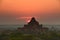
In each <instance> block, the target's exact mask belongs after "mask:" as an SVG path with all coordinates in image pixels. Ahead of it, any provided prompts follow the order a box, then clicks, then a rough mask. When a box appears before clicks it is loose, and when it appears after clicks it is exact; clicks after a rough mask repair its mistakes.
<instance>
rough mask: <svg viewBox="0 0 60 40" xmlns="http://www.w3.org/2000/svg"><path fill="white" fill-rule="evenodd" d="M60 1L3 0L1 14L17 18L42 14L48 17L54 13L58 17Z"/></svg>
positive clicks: (0, 7) (0, 8)
mask: <svg viewBox="0 0 60 40" xmlns="http://www.w3.org/2000/svg"><path fill="white" fill-rule="evenodd" d="M59 2H60V1H59V0H1V3H0V15H3V16H5V18H6V16H7V17H8V15H9V16H10V15H11V16H14V17H16V16H17V17H16V18H20V17H24V16H29V17H31V16H41V17H42V18H44V17H45V16H46V18H47V16H48V15H50V16H49V17H51V15H52V16H53V15H54V18H56V14H57V15H59V14H60V4H59ZM3 16H2V17H1V18H3ZM59 17H60V16H59ZM39 18H40V17H39ZM44 19H45V18H44ZM52 19H53V18H52Z"/></svg>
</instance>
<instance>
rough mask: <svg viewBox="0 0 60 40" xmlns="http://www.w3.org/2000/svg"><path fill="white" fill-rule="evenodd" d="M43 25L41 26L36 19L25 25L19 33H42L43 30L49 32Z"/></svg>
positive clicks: (19, 29)
mask: <svg viewBox="0 0 60 40" xmlns="http://www.w3.org/2000/svg"><path fill="white" fill-rule="evenodd" d="M47 29H48V28H44V27H43V26H42V24H39V22H38V21H36V19H35V18H34V17H32V18H31V21H30V22H29V23H27V24H25V25H24V27H23V28H18V31H20V32H22V33H40V31H42V30H47Z"/></svg>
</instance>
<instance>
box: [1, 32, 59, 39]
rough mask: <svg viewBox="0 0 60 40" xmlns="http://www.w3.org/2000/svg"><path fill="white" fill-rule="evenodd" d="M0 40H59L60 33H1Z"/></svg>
mask: <svg viewBox="0 0 60 40" xmlns="http://www.w3.org/2000/svg"><path fill="white" fill-rule="evenodd" d="M0 40H60V32H56V31H48V32H41V33H40V34H22V33H20V32H12V33H10V34H9V33H7V34H6V33H1V34H0Z"/></svg>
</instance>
